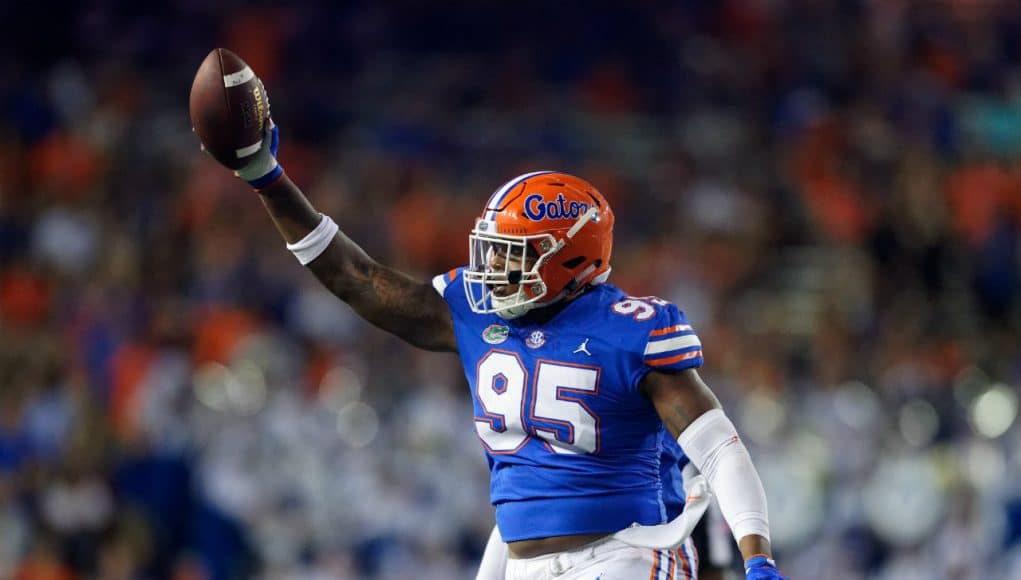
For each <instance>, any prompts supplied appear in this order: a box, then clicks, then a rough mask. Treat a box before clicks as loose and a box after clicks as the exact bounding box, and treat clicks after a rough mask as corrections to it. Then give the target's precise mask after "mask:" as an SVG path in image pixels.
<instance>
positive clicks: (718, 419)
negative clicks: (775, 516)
mask: <svg viewBox="0 0 1021 580" xmlns="http://www.w3.org/2000/svg"><path fill="white" fill-rule="evenodd" d="M677 442H678V443H679V444H680V446H681V449H682V450H683V451H684V453H685V454H686V455H687V456H688V458H689V459H691V462H692V463H693V464H694V465H695V467H697V468H698V469H699V471H701V472H702V474H703V475H705V477H706V480H707V481H708V482H709V486H710V487H711V488H712V490H713V492H714V493H715V494H716V498H717V501H719V504H720V510H721V511H722V512H723V517H724V519H726V520H727V524H729V525H730V529H731V531H732V532H733V534H734V538H735V539H737V540H738V541H740V540H741V538H743V537H744V536H747V535H750V534H757V535H760V536H762V537H764V538H766V540H769V521H768V515H767V512H766V492H765V490H763V488H762V482H761V481H760V480H759V474H758V473H757V472H756V471H755V466H754V465H752V459H751V456H750V455H748V449H746V448H745V446H744V443H742V442H741V438H740V437H738V435H737V430H736V429H735V428H734V424H733V423H732V422H731V421H730V419H728V418H727V416H726V415H725V414H724V413H723V410H721V409H713V410H711V411H708V412H706V413H704V414H702V415H701V416H699V417H698V418H697V419H695V420H694V421H693V422H692V423H691V425H689V426H688V428H687V429H685V430H684V432H683V433H681V435H680V437H678V438H677Z"/></svg>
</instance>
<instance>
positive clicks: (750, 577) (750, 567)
mask: <svg viewBox="0 0 1021 580" xmlns="http://www.w3.org/2000/svg"><path fill="white" fill-rule="evenodd" d="M744 573H745V580H790V579H789V578H787V577H786V576H784V575H783V574H781V573H780V571H779V570H777V569H776V563H775V562H773V560H770V559H769V558H767V557H765V556H753V557H751V558H748V560H746V561H745V563H744Z"/></svg>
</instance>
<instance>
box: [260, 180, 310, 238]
mask: <svg viewBox="0 0 1021 580" xmlns="http://www.w3.org/2000/svg"><path fill="white" fill-rule="evenodd" d="M259 198H260V199H262V203H263V205H265V206H266V210H267V211H268V212H269V215H270V217H271V218H273V224H274V225H275V226H276V227H277V230H279V231H280V235H282V236H283V237H284V240H285V241H287V243H288V244H293V243H296V242H298V241H300V240H301V239H302V238H304V237H305V236H307V235H308V234H309V232H311V231H312V230H314V229H315V228H316V226H318V225H319V220H321V219H322V214H320V213H319V212H318V211H316V209H315V208H314V207H312V203H311V202H310V201H309V200H308V198H307V197H305V194H304V193H302V192H301V190H300V189H298V186H297V185H295V184H294V182H293V181H291V179H290V178H289V177H287V174H286V173H285V174H283V175H281V176H280V178H279V179H277V180H276V181H274V182H273V183H271V184H269V185H267V186H266V187H265V188H263V189H260V190H259Z"/></svg>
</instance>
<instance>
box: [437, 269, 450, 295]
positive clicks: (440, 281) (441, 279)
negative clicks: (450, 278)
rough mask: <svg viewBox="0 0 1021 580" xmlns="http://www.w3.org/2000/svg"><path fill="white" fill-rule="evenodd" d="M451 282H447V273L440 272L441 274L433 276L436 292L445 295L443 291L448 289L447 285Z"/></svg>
mask: <svg viewBox="0 0 1021 580" xmlns="http://www.w3.org/2000/svg"><path fill="white" fill-rule="evenodd" d="M449 284H450V282H447V278H446V274H440V275H439V276H435V277H433V288H434V289H435V290H436V292H437V293H438V294H439V295H440V297H441V298H442V297H443V293H444V292H445V291H446V289H447V286H448V285H449Z"/></svg>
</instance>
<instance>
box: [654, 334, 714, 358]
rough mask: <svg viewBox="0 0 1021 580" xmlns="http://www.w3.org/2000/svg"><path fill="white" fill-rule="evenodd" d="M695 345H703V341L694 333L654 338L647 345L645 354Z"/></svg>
mask: <svg viewBox="0 0 1021 580" xmlns="http://www.w3.org/2000/svg"><path fill="white" fill-rule="evenodd" d="M694 346H702V342H701V341H700V340H699V339H698V337H697V336H695V335H694V334H687V335H684V336H677V337H674V338H668V339H666V340H654V341H652V342H650V343H648V344H647V345H646V346H645V356H649V355H651V354H660V353H664V352H670V351H672V350H681V349H684V348H691V347H694Z"/></svg>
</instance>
